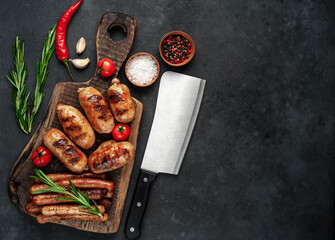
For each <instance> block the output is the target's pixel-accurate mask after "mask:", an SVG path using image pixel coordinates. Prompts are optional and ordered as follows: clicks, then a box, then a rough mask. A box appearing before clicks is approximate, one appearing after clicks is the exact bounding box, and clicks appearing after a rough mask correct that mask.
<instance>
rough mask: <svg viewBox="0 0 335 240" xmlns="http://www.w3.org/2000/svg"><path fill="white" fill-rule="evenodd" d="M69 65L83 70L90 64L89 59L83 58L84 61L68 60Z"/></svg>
mask: <svg viewBox="0 0 335 240" xmlns="http://www.w3.org/2000/svg"><path fill="white" fill-rule="evenodd" d="M70 61H71V63H72V65H73V66H75V67H76V68H79V69H83V68H86V67H87V65H88V64H89V63H90V59H89V58H85V59H70Z"/></svg>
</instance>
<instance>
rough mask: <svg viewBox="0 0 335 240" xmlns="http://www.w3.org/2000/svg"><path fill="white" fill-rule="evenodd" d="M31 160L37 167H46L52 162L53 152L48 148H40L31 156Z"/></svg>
mask: <svg viewBox="0 0 335 240" xmlns="http://www.w3.org/2000/svg"><path fill="white" fill-rule="evenodd" d="M31 159H32V160H33V163H34V164H35V166H36V167H44V166H46V165H48V163H49V162H50V161H51V152H50V151H49V149H47V148H46V147H38V148H37V149H36V150H35V151H34V152H33V154H32V155H31Z"/></svg>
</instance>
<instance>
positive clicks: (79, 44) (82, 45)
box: [76, 37, 86, 54]
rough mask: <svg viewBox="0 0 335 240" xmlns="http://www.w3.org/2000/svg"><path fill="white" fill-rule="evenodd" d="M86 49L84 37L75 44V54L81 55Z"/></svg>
mask: <svg viewBox="0 0 335 240" xmlns="http://www.w3.org/2000/svg"><path fill="white" fill-rule="evenodd" d="M85 48H86V41H85V38H84V37H81V38H80V39H79V40H78V42H77V45H76V52H77V53H78V54H81V53H82V52H84V50H85Z"/></svg>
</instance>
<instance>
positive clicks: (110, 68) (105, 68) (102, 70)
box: [97, 58, 115, 77]
mask: <svg viewBox="0 0 335 240" xmlns="http://www.w3.org/2000/svg"><path fill="white" fill-rule="evenodd" d="M97 69H98V74H100V75H101V76H103V77H110V76H112V75H113V73H114V71H115V65H114V63H113V61H112V60H110V59H108V58H103V59H101V60H100V61H99V62H98V66H97Z"/></svg>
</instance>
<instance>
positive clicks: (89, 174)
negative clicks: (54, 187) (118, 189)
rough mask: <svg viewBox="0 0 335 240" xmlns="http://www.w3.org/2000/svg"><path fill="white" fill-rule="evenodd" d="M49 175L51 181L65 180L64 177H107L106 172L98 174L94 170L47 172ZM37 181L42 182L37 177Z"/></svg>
mask: <svg viewBox="0 0 335 240" xmlns="http://www.w3.org/2000/svg"><path fill="white" fill-rule="evenodd" d="M47 177H48V178H50V180H51V181H57V180H63V179H69V178H70V179H71V180H72V179H75V178H99V179H104V180H106V179H107V175H106V174H96V173H92V172H83V173H80V174H75V173H52V174H47ZM35 183H41V182H40V181H38V180H37V179H35Z"/></svg>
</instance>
